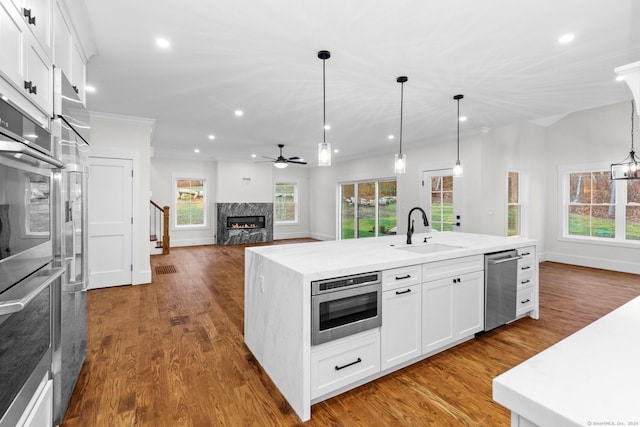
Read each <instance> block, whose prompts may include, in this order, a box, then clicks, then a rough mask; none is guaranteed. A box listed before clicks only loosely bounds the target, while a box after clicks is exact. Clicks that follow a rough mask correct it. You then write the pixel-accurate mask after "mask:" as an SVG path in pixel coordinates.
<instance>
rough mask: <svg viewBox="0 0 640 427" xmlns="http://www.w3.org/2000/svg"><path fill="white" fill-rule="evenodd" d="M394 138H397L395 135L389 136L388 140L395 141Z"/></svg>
mask: <svg viewBox="0 0 640 427" xmlns="http://www.w3.org/2000/svg"><path fill="white" fill-rule="evenodd" d="M394 138H395V136H393V135H389V136H388V137H387V139H389V140H391V139H394Z"/></svg>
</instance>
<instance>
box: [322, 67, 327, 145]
mask: <svg viewBox="0 0 640 427" xmlns="http://www.w3.org/2000/svg"><path fill="white" fill-rule="evenodd" d="M325 61H326V60H325V59H323V60H322V142H323V143H325V144H326V143H327V100H326V96H327V88H326V84H325V69H324V63H325Z"/></svg>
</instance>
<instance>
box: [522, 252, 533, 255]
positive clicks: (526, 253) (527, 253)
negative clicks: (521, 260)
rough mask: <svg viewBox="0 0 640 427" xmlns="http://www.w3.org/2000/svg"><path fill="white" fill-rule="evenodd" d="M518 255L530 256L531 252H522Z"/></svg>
mask: <svg viewBox="0 0 640 427" xmlns="http://www.w3.org/2000/svg"><path fill="white" fill-rule="evenodd" d="M520 255H522V256H527V255H531V252H522V253H521V254H520Z"/></svg>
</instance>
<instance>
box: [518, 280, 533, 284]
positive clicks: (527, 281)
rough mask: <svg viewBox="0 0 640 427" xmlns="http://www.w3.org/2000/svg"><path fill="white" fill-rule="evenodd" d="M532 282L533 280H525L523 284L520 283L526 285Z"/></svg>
mask: <svg viewBox="0 0 640 427" xmlns="http://www.w3.org/2000/svg"><path fill="white" fill-rule="evenodd" d="M529 282H531V280H523V281H522V282H520V284H521V285H526V284H527V283H529Z"/></svg>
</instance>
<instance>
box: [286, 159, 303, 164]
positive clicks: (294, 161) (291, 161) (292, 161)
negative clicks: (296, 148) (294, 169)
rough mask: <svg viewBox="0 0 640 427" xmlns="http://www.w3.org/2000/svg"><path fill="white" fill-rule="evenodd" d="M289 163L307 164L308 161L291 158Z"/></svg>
mask: <svg viewBox="0 0 640 427" xmlns="http://www.w3.org/2000/svg"><path fill="white" fill-rule="evenodd" d="M287 163H295V164H297V165H306V164H307V162H301V161H298V160H291V159H289V160H288V161H287Z"/></svg>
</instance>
